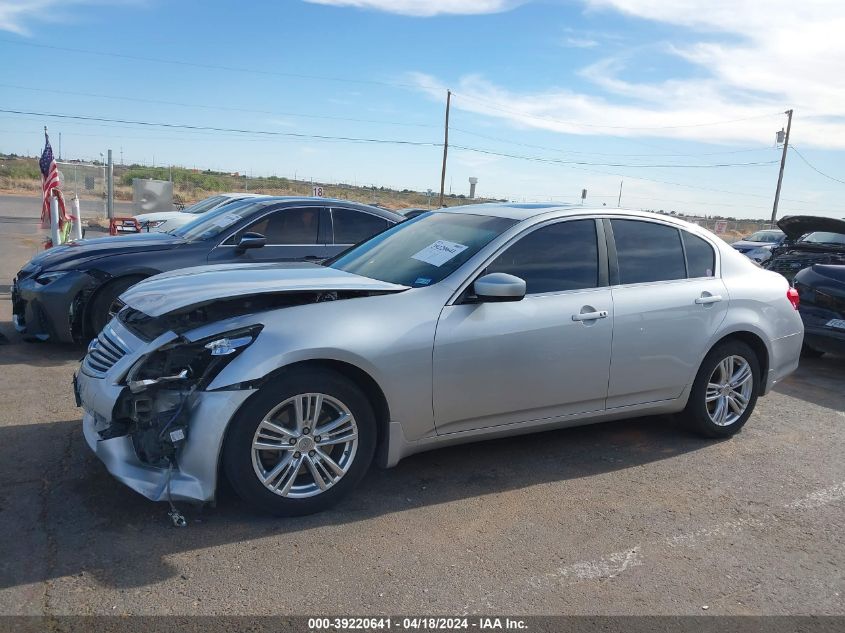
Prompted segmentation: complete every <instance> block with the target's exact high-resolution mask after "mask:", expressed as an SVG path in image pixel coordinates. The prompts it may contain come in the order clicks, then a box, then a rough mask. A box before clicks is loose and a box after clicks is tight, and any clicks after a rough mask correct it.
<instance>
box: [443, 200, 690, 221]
mask: <svg viewBox="0 0 845 633" xmlns="http://www.w3.org/2000/svg"><path fill="white" fill-rule="evenodd" d="M432 211H434V212H435V213H465V214H472V215H489V216H492V217H499V218H508V219H511V220H517V221H518V222H522V221H523V220H528V219H530V218H533V217H537V216H541V215H546V214H552V213H554V214H555V215H560V216H567V215H595V214H613V215H631V216H636V217H650V218H660V219H663V220H670V221H672V222H676V223H678V224H689V223H688V222H686V221H685V220H683V219H682V218H678V217H675V216H671V215H664V214H661V213H651V212H649V211H636V210H633V209H619V208H616V207H596V206H587V205H583V206H582V205H580V204H572V203H566V202H525V203H516V202H489V203H485V204H468V205H462V206H457V207H448V208H441V209H432Z"/></svg>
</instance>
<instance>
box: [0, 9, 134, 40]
mask: <svg viewBox="0 0 845 633" xmlns="http://www.w3.org/2000/svg"><path fill="white" fill-rule="evenodd" d="M115 1H116V0H0V31H10V32H12V33H17V34H18V35H31V34H32V31H31V29H30V28H29V24H30V23H31V22H51V23H56V22H63V21H70V20H72V19H73V9H74V7H78V6H80V5H94V4H113V3H114V2H115ZM117 1H121V0H117ZM122 2H123V3H124V4H135V3H136V2H137V0H122Z"/></svg>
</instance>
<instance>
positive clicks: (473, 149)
mask: <svg viewBox="0 0 845 633" xmlns="http://www.w3.org/2000/svg"><path fill="white" fill-rule="evenodd" d="M0 112H5V113H8V114H18V115H24V116H44V117H53V118H58V119H70V120H80V121H95V122H103V123H119V124H128V125H139V126H144V127H153V128H155V127H162V128H167V129H177V130H191V131H200V132H221V133H235V134H250V135H259V136H274V137H286V138H303V139H304V138H307V139H317V140H331V141H344V142H352V143H380V144H389V145H412V146H427V147H440V146H442V143H432V142H426V141H409V140H402V139H382V138H361V137H351V136H334V135H327V134H305V133H301V132H278V131H274V130H247V129H239V128H222V127H216V126H209V125H188V124H184V123H160V122H151V121H136V120H130V119H112V118H108V117H94V116H82V115H72V114H58V113H49V112H33V111H27V110H11V109H0ZM454 147H455V148H456V149H462V150H464V151H469V152H475V153H479V154H488V155H493V156H501V157H505V158H515V159H520V160H529V161H535V162H543V163H552V164H560V165H572V166H576V165H589V166H593V167H631V168H708V167H711V168H715V167H745V166H759V165H768V164H772V163H774V162H776V161H769V162H747V163H717V164H709V165H678V164H660V165H658V164H629V163H591V162H588V161H566V160H561V159H555V158H546V157H542V156H524V155H519V154H507V153H505V152H495V151H493V150H487V149H483V148H477V147H467V146H463V145H455V146H454Z"/></svg>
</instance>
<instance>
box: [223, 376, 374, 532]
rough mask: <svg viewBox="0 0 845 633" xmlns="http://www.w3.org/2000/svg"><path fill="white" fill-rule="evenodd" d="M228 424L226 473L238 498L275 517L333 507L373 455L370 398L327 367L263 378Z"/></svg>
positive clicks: (372, 419) (365, 468) (225, 451)
mask: <svg viewBox="0 0 845 633" xmlns="http://www.w3.org/2000/svg"><path fill="white" fill-rule="evenodd" d="M231 424H232V426H231V427H230V431H229V433H228V436H227V438H226V443H225V446H224V448H223V467H224V470H225V472H226V476H227V478H228V479H229V482H230V483H231V484H232V487H233V488H234V489H235V492H237V493H238V495H239V496H240V497H241V498H242V499H244V500H245V501H247V502H248V503H250V504H251V505H252V506H254V507H255V508H257V509H258V510H261V511H262V512H266V513H269V514H274V515H277V516H298V515H303V514H311V513H314V512H320V511H321V510H325V509H326V508H329V507H331V506H332V505H334V504H335V503H337V502H338V501H340V500H341V499H342V498H343V497H344V496H346V495H347V494H348V493H349V492H350V491H351V490H352V489H353V488H354V487H355V485H356V484H357V483H358V482H359V481H360V480H361V478H362V477H363V476H364V473H366V471H367V469H368V468H369V466H370V463H371V462H372V459H373V454H374V453H375V445H376V422H375V415H374V414H373V409H372V407H371V406H370V403H369V401H368V400H367V398H366V396H365V395H364V394H363V392H362V391H361V390H360V389H359V388H358V387H357V385H355V383H353V382H352V381H350V380H348V379H347V378H345V377H344V376H342V375H340V374H337V373H335V372H332V371H327V370H307V371H301V372H297V373H294V374H286V375H283V376H280V377H279V378H277V379H275V380H272V381H270V382H268V383H266V384H265V385H264V386H263V387H262V388H261V390H260V391H259V392H258V393H257V394H256V395H255V396H253V397H252V398H251V399H250V400H249V401H248V402H247V403H246V404H245V405H244V407H243V408H242V409H241V410H240V411H239V412H238V415H237V416H236V418H235V419H234V420H232V423H231Z"/></svg>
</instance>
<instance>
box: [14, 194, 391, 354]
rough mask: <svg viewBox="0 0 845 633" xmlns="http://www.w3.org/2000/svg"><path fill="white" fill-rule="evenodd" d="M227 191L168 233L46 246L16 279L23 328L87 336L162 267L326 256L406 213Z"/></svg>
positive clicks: (55, 337)
mask: <svg viewBox="0 0 845 633" xmlns="http://www.w3.org/2000/svg"><path fill="white" fill-rule="evenodd" d="M227 196H229V194H227ZM227 196H215V197H214V198H209V199H208V200H207V201H206V202H208V203H210V202H211V201H215V203H214V204H217V202H219V199H227V200H228V202H227V203H226V204H223V205H222V206H216V208H214V209H212V210H208V211H204V212H202V213H201V214H199V215H196V216H192V215H190V214H187V215H188V217H194V220H193V222H190V223H188V224H184V225H183V226H180V227H179V228H175V229H173V230H171V231H169V232H168V233H160V232H150V233H140V234H132V235H127V236H120V237H103V238H98V239H89V240H82V241H80V242H72V243H70V244H64V245H62V246H58V247H55V248H51V249H49V250H46V251H44V252H43V253H41V254H39V255H38V256H37V257H35V258H33V259H32V260H31V261H30V262H29V263H28V264H27V265H26V266H24V268H23V269H21V271H20V272H19V273H18V275H17V276H16V278H15V279H14V282H13V284H12V310H13V319H14V323H15V327H16V328H17V330H18V331H19V332H21V333H22V334H23V336H24V337H25V338H29V339H38V340H42V341H45V340H52V341H60V342H83V341H88V340H90V339H91V338H93V337H94V336H96V335H97V333H98V332H99V331H100V330H102V329H103V326H105V324H106V323H107V322H108V320H109V318H110V316H111V313H112V312H113V310H114V304H115V300H116V299H117V298H118V297H119V296H120V295H121V294H122V293H123V292H124V291H126V290H127V289H128V288H130V287H131V286H133V285H134V284H136V283H138V282H139V281H141V280H143V279H146V278H148V277H151V276H153V275H157V274H159V273H162V272H165V271H169V270H175V269H177V268H186V267H189V266H201V265H205V264H224V263H249V262H285V261H313V262H320V261H323V260H325V259H328V258H330V257H332V256H334V255H337V254H338V253H340V252H341V251H343V250H346V249H347V248H349V247H350V246H352V245H353V244H356V243H358V242H361V241H363V240H365V239H367V238H369V237H371V236H372V235H375V234H376V233H379V232H381V231H384V230H385V229H387V228H388V227H390V226H393V225H394V224H397V223H398V222H402V221H403V220H404V218H403V217H402V216H401V215H399V214H396V213H392V212H391V211H386V210H384V209H379V208H375V207H369V206H366V205H361V204H356V203H354V202H348V201H341V200H326V199H322V198H292V197H291V198H285V197H271V196H247V197H241V198H237V199H234V198H232V197H231V196H229V197H228V198H227ZM176 213H177V214H179V213H180V212H176ZM181 213H184V212H181ZM168 222H169V220H168ZM180 222H181V220H180Z"/></svg>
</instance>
